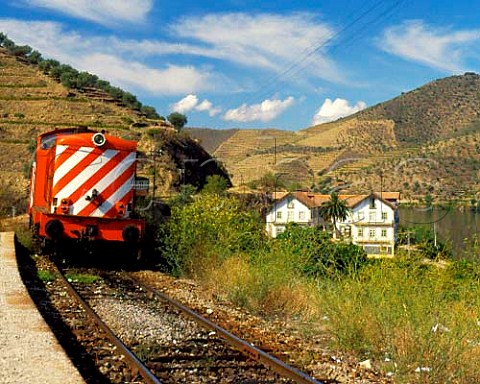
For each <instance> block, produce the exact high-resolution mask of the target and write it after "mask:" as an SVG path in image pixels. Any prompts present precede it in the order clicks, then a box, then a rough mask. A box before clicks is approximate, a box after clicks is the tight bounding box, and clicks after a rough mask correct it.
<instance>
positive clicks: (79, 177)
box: [53, 149, 118, 198]
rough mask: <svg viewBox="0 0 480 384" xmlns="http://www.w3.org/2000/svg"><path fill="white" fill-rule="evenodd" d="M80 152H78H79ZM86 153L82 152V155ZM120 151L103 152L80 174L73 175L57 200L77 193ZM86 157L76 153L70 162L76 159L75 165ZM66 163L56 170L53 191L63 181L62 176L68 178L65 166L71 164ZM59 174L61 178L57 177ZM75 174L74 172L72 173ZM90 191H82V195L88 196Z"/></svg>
mask: <svg viewBox="0 0 480 384" xmlns="http://www.w3.org/2000/svg"><path fill="white" fill-rule="evenodd" d="M77 152H78V151H77ZM84 153H85V152H83V151H82V154H84ZM117 153H118V151H115V150H112V149H107V150H106V151H105V152H103V153H102V154H101V155H100V156H99V157H97V158H95V159H94V160H93V161H92V162H91V163H90V164H89V165H88V166H87V167H85V168H84V169H83V170H82V171H81V172H80V173H78V174H76V175H75V174H72V175H71V177H70V181H69V182H68V184H66V185H65V186H64V187H63V188H62V189H61V190H60V191H58V192H57V193H56V195H55V197H57V198H69V197H70V196H72V194H73V193H74V192H75V191H77V189H78V188H79V187H80V186H82V185H83V184H84V183H85V182H86V181H88V179H90V178H91V177H92V176H93V175H95V174H96V173H97V172H101V170H102V168H103V167H104V166H105V165H106V164H107V163H108V162H109V161H110V160H111V159H112V157H114V156H115V155H116V154H117ZM85 157H86V156H78V157H77V154H76V153H75V154H74V155H72V156H71V157H70V158H69V159H68V160H70V159H71V158H75V163H74V164H75V165H76V164H77V163H78V162H80V161H81V160H83V158H85ZM68 160H67V161H65V163H63V164H62V165H61V166H60V167H59V168H57V169H56V170H55V175H54V177H53V190H55V187H56V185H57V183H58V181H60V180H61V179H62V177H60V176H62V175H63V177H65V176H67V175H68V174H67V172H66V171H64V165H65V164H66V163H69V161H68ZM67 166H68V167H69V170H71V169H72V168H73V167H72V166H71V165H70V164H67ZM57 173H58V174H59V176H58V177H57ZM72 173H73V172H72ZM87 193H88V191H82V195H85V194H87Z"/></svg>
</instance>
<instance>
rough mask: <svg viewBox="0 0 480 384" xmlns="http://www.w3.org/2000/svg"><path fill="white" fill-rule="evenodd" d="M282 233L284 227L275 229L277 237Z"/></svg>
mask: <svg viewBox="0 0 480 384" xmlns="http://www.w3.org/2000/svg"><path fill="white" fill-rule="evenodd" d="M283 232H285V227H278V228H277V235H279V234H281V233H283Z"/></svg>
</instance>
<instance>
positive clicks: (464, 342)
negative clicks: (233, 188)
mask: <svg viewBox="0 0 480 384" xmlns="http://www.w3.org/2000/svg"><path fill="white" fill-rule="evenodd" d="M422 236H424V235H423V234H421V230H419V233H418V239H419V240H418V241H419V242H420V243H421V242H422V241H425V239H426V238H425V237H422ZM158 239H159V240H160V241H161V244H160V245H159V250H160V251H161V252H162V254H163V257H164V258H165V259H166V260H167V262H168V265H169V267H170V269H171V271H172V272H173V273H174V274H176V275H187V276H191V277H195V278H197V279H199V280H201V281H202V282H203V283H204V284H206V285H207V286H209V287H210V288H211V289H212V291H213V292H215V294H217V295H219V296H220V297H224V298H227V299H229V300H231V301H232V302H234V303H235V304H236V305H240V306H244V307H246V308H248V309H250V310H252V311H255V312H257V313H261V314H264V315H265V316H272V315H284V316H286V317H289V318H298V319H299V320H300V324H302V325H301V327H307V328H303V329H304V330H305V331H308V332H309V333H311V332H313V333H324V332H327V333H328V334H329V335H330V336H331V340H332V346H333V347H334V348H339V349H341V350H344V351H349V352H355V353H356V355H357V357H358V359H359V360H363V359H367V358H369V359H372V361H373V363H374V364H375V365H376V366H377V367H379V368H380V369H381V370H382V371H383V372H384V373H387V372H391V375H393V377H394V379H395V382H399V383H406V382H421V383H439V382H442V383H446V382H449V383H467V382H478V380H480V374H479V373H478V369H477V367H478V364H479V363H480V333H479V331H478V329H479V328H478V313H479V312H480V265H479V264H477V263H476V262H473V261H465V260H464V261H448V262H446V261H443V262H442V263H436V262H433V261H428V259H425V258H424V257H423V256H422V257H421V255H422V253H421V252H423V251H420V250H419V251H417V252H416V253H414V254H413V255H412V256H410V257H407V256H406V255H405V254H403V253H402V251H401V250H397V255H398V256H397V257H396V258H395V259H385V260H371V259H367V258H366V256H365V254H364V252H363V250H362V249H361V248H359V247H357V246H354V245H351V244H347V243H342V242H335V241H332V239H331V236H329V235H327V234H326V233H324V232H321V231H319V230H317V229H315V228H305V227H300V226H296V225H290V226H288V227H287V229H286V231H285V232H284V233H283V234H282V235H280V236H279V237H278V238H277V239H269V238H267V237H266V236H265V235H264V228H263V222H262V220H261V219H260V217H259V216H258V214H257V213H256V212H253V211H249V210H246V209H245V207H244V206H243V204H242V201H241V200H239V199H237V198H234V197H225V198H222V197H220V196H219V195H216V194H201V195H198V196H194V197H193V198H191V200H190V201H189V202H184V204H183V205H179V204H177V205H175V206H174V207H173V208H172V218H171V220H170V221H169V222H167V223H165V224H164V225H163V226H162V227H161V229H160V233H159V234H158ZM479 249H480V247H478V243H477V242H473V243H472V246H471V248H470V250H471V252H476V253H477V254H478V253H479ZM436 259H437V260H438V255H437V256H436ZM477 260H478V258H477ZM294 323H295V322H293V323H292V324H294ZM298 326H299V327H300V325H298ZM300 330H302V328H301V329H300ZM306 354H307V352H306ZM306 358H307V357H306Z"/></svg>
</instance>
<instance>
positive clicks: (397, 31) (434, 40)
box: [380, 20, 480, 73]
mask: <svg viewBox="0 0 480 384" xmlns="http://www.w3.org/2000/svg"><path fill="white" fill-rule="evenodd" d="M478 40H480V30H478V29H476V30H470V31H456V32H455V31H454V32H452V31H449V30H446V29H440V28H434V27H431V26H428V25H425V24H424V23H423V22H421V21H418V20H415V21H408V22H405V23H403V24H401V25H399V26H395V27H391V28H388V29H387V30H386V31H385V33H384V35H383V39H382V41H381V42H380V45H381V47H382V48H383V49H384V50H385V51H387V52H389V53H392V54H394V55H397V56H400V57H402V58H404V59H406V60H412V61H416V62H419V63H422V64H424V65H427V66H429V67H432V68H436V69H440V70H442V71H446V72H454V73H455V72H456V73H458V72H463V71H464V70H465V68H463V67H464V60H465V59H466V57H468V55H469V53H470V50H471V43H474V42H478Z"/></svg>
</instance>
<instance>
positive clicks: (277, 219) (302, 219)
mask: <svg viewBox="0 0 480 384" xmlns="http://www.w3.org/2000/svg"><path fill="white" fill-rule="evenodd" d="M311 221H312V213H311V211H310V208H309V207H307V206H306V205H305V204H303V203H302V202H300V201H299V200H297V199H296V198H294V197H293V196H288V197H287V198H285V199H282V200H280V201H277V202H275V205H274V206H273V208H272V209H271V210H270V212H269V213H268V214H267V217H266V230H267V233H268V234H269V235H270V236H272V237H277V235H278V234H280V233H282V232H283V231H284V230H285V226H286V225H287V223H292V222H294V223H297V224H299V225H310V223H311Z"/></svg>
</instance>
